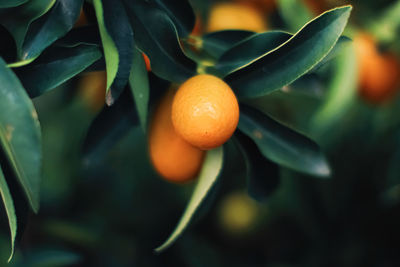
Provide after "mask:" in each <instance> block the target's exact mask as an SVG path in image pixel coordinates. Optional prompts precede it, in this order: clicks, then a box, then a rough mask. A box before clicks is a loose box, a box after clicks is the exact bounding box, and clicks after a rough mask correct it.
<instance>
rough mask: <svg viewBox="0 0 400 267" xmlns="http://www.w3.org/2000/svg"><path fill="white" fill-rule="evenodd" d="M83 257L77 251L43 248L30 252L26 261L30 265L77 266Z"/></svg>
mask: <svg viewBox="0 0 400 267" xmlns="http://www.w3.org/2000/svg"><path fill="white" fill-rule="evenodd" d="M81 260H82V257H81V256H80V255H78V254H76V253H75V252H71V251H66V250H56V249H41V250H39V251H38V250H37V251H35V252H33V253H30V254H28V256H27V257H26V258H25V260H24V263H25V264H26V265H27V266H30V267H63V266H76V264H78V263H79V262H80V261H81Z"/></svg>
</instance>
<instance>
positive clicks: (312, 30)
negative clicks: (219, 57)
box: [225, 6, 351, 98]
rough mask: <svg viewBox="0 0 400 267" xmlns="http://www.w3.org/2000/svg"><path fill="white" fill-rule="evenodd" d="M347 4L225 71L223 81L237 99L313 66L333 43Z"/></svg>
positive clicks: (278, 84) (287, 80) (345, 16)
mask: <svg viewBox="0 0 400 267" xmlns="http://www.w3.org/2000/svg"><path fill="white" fill-rule="evenodd" d="M350 11H351V7H350V6H345V7H341V8H336V9H333V10H331V11H328V12H325V13H323V14H322V15H321V16H319V17H317V18H316V19H314V20H312V21H311V22H309V23H308V24H306V25H305V26H304V27H303V28H302V29H301V30H300V31H299V32H297V33H296V34H295V35H293V36H292V38H290V39H289V40H288V41H287V42H285V43H283V44H282V45H280V46H279V47H277V48H276V49H274V50H272V51H270V52H268V53H266V54H265V55H263V56H262V57H260V58H258V59H257V60H255V61H253V62H251V63H249V64H248V65H245V66H243V67H241V68H239V69H237V70H236V71H234V72H233V73H231V74H229V75H228V76H227V77H226V78H225V80H226V82H227V83H228V84H230V85H231V87H232V88H234V90H235V92H236V94H237V96H238V97H240V98H253V97H259V96H263V95H266V94H268V93H270V92H272V91H274V90H278V89H280V88H282V87H283V86H285V85H288V84H290V83H292V82H293V81H295V80H296V79H298V78H299V77H301V76H302V75H304V74H305V73H307V72H308V71H310V70H311V69H312V68H313V67H315V66H316V65H317V64H318V63H319V62H320V61H321V60H322V59H323V58H324V57H325V56H326V55H328V53H329V52H330V51H331V49H332V48H333V47H334V45H335V44H336V42H337V40H338V38H339V36H340V35H341V33H342V32H343V29H344V27H345V26H346V23H347V19H348V18H349V15H350Z"/></svg>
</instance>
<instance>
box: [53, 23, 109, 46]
mask: <svg viewBox="0 0 400 267" xmlns="http://www.w3.org/2000/svg"><path fill="white" fill-rule="evenodd" d="M56 44H57V45H60V46H70V47H71V46H77V45H80V44H88V45H99V46H100V45H101V37H100V33H99V29H98V27H97V25H96V26H95V25H89V26H82V27H77V28H73V29H72V30H71V31H69V32H68V33H67V34H66V35H65V36H64V37H63V38H61V39H60V40H58V41H57V42H56Z"/></svg>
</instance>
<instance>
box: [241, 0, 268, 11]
mask: <svg viewBox="0 0 400 267" xmlns="http://www.w3.org/2000/svg"><path fill="white" fill-rule="evenodd" d="M235 2H236V3H239V4H242V5H250V6H252V7H255V8H257V9H260V10H262V11H264V12H266V13H270V12H272V11H273V10H274V9H275V8H276V0H235Z"/></svg>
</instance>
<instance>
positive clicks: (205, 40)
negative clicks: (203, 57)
mask: <svg viewBox="0 0 400 267" xmlns="http://www.w3.org/2000/svg"><path fill="white" fill-rule="evenodd" d="M253 34H254V32H251V31H243V30H225V31H217V32H212V33H208V34H206V35H204V36H203V37H202V38H201V41H200V42H201V48H202V49H203V50H205V51H206V52H207V53H208V54H210V55H211V56H213V57H215V58H216V59H218V58H219V57H220V56H221V55H222V54H223V53H225V52H226V51H228V50H229V48H231V47H232V46H234V45H235V44H236V43H238V42H240V41H243V40H244V39H246V38H248V37H249V36H251V35H253Z"/></svg>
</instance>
